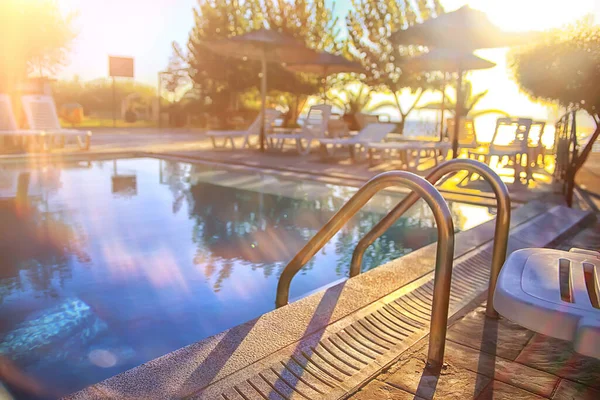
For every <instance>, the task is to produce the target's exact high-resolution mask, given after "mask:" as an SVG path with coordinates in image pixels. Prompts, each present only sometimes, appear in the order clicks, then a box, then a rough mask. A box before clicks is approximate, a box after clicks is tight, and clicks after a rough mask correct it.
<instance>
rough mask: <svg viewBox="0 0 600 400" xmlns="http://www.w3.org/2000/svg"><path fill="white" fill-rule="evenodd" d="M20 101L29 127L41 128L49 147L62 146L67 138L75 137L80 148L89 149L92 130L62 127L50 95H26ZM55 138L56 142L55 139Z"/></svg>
mask: <svg viewBox="0 0 600 400" xmlns="http://www.w3.org/2000/svg"><path fill="white" fill-rule="evenodd" d="M21 102H22V103H23V109H24V111H25V116H26V118H27V123H28V124H29V127H30V128H31V129H34V130H43V131H44V132H45V134H46V136H47V140H48V145H49V147H50V148H52V147H54V146H58V147H64V146H65V144H66V142H67V138H75V140H76V142H77V145H78V146H79V149H80V150H89V148H90V143H91V140H92V132H90V131H84V130H79V129H64V128H62V127H61V126H60V120H59V119H58V114H57V112H56V105H55V104H54V100H53V99H52V97H51V96H46V95H27V96H23V97H22V98H21ZM57 138H58V143H56V141H55V140H56V139H57Z"/></svg>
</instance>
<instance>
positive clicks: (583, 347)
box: [494, 249, 600, 359]
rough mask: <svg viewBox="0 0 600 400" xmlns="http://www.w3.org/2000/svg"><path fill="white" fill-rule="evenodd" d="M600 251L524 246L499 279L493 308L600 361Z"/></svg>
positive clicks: (528, 327)
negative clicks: (569, 343) (567, 250)
mask: <svg viewBox="0 0 600 400" xmlns="http://www.w3.org/2000/svg"><path fill="white" fill-rule="evenodd" d="M599 278H600V253H598V252H595V251H590V250H582V249H571V251H570V252H566V251H560V250H553V249H523V250H518V251H515V252H514V253H512V254H511V255H510V256H509V257H508V259H507V260H506V262H505V263H504V266H503V267H502V270H501V271H500V275H499V277H498V283H497V285H496V290H495V292H494V308H495V309H496V311H498V313H500V314H501V315H502V316H504V317H505V318H508V319H509V320H511V321H513V322H516V323H517V324H519V325H522V326H524V327H525V328H527V329H530V330H532V331H535V332H538V333H541V334H544V335H547V336H551V337H554V338H558V339H562V340H567V341H570V342H572V343H573V348H574V350H575V351H576V352H578V353H580V354H583V355H585V356H589V357H594V358H599V359H600V283H599V282H600V281H599Z"/></svg>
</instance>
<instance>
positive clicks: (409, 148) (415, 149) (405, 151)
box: [365, 140, 452, 169]
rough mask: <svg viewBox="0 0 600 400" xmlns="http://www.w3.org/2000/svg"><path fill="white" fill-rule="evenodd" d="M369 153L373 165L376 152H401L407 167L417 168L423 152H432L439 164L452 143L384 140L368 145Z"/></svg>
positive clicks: (401, 157)
mask: <svg viewBox="0 0 600 400" xmlns="http://www.w3.org/2000/svg"><path fill="white" fill-rule="evenodd" d="M365 147H366V149H367V152H368V154H369V163H370V164H371V165H373V164H374V163H375V153H376V152H379V153H382V157H383V153H389V152H394V151H395V152H397V153H400V159H401V160H402V161H403V162H404V164H405V165H406V167H407V168H409V169H410V168H413V169H416V168H417V167H418V165H419V163H420V161H421V153H423V152H425V153H427V154H432V155H433V159H434V162H435V164H436V165H437V163H438V159H442V160H444V159H445V158H446V157H447V155H448V152H449V151H450V149H451V148H452V145H451V144H450V143H448V142H426V141H418V140H410V141H403V142H383V143H369V144H367V145H366V146H365Z"/></svg>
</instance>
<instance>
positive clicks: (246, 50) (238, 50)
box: [203, 28, 318, 151]
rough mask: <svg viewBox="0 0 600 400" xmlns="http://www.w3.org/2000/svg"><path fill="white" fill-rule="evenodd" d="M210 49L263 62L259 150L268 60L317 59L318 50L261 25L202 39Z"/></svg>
mask: <svg viewBox="0 0 600 400" xmlns="http://www.w3.org/2000/svg"><path fill="white" fill-rule="evenodd" d="M203 45H204V46H205V47H207V48H208V49H210V50H211V51H213V52H215V53H217V54H221V55H224V56H227V57H235V58H243V59H246V58H247V59H251V60H258V61H260V62H261V71H262V74H261V82H260V93H261V124H260V150H261V151H264V149H265V124H264V122H265V105H266V97H267V63H268V62H277V63H297V62H305V61H307V60H308V61H310V60H314V59H316V58H317V57H318V53H317V52H315V51H313V50H310V49H309V48H307V47H306V46H305V45H304V44H303V43H301V42H299V41H297V40H296V39H295V38H293V37H292V36H289V35H287V34H285V33H282V32H278V31H274V30H270V29H264V28H262V29H258V30H255V31H252V32H249V33H246V34H244V35H239V36H234V37H231V38H228V39H221V40H216V41H214V42H207V43H203Z"/></svg>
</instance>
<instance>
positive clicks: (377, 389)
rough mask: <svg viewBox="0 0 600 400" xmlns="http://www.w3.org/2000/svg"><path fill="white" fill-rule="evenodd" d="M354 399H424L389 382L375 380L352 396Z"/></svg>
mask: <svg viewBox="0 0 600 400" xmlns="http://www.w3.org/2000/svg"><path fill="white" fill-rule="evenodd" d="M350 398H351V399H353V400H373V399H378V400H413V399H414V400H422V399H423V398H422V397H419V396H415V395H414V394H412V393H409V392H405V391H404V390H402V389H398V388H397V387H394V386H391V385H388V384H387V383H384V382H381V381H378V380H373V381H371V382H369V384H368V385H367V386H365V387H364V388H362V389H361V390H360V391H359V392H357V393H356V394H354V395H353V396H352V397H350Z"/></svg>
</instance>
